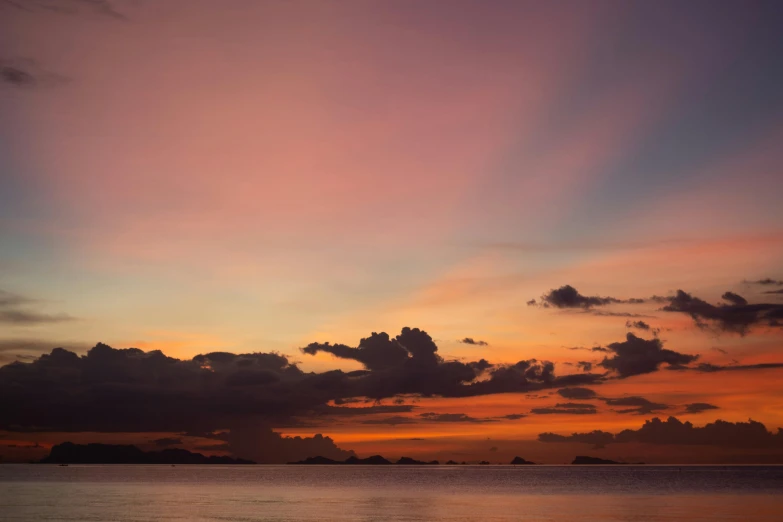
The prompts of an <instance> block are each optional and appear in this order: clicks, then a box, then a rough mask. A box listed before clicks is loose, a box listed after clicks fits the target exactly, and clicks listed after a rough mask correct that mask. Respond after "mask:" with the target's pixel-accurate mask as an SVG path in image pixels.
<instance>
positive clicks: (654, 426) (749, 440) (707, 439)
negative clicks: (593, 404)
mask: <svg viewBox="0 0 783 522" xmlns="http://www.w3.org/2000/svg"><path fill="white" fill-rule="evenodd" d="M596 433H598V434H601V435H600V436H601V437H602V440H603V444H604V445H607V444H611V443H615V444H621V443H628V442H641V443H645V444H682V445H700V446H723V447H735V448H769V447H778V448H783V429H778V431H777V432H776V433H771V432H769V431H767V428H766V426H764V424H762V423H760V422H756V421H753V420H750V421H748V422H726V421H722V420H717V421H715V422H712V423H709V424H706V425H704V426H702V427H696V426H694V425H693V424H691V423H690V422H682V421H680V420H679V419H677V418H676V417H669V418H668V419H667V420H666V421H662V420H661V419H659V418H657V417H656V418H653V419H651V420H648V421H645V423H644V425H643V426H642V427H641V428H639V429H638V430H623V431H621V432H619V433H616V434H612V433H609V432H604V431H593V432H591V433H573V434H571V435H557V434H554V433H542V434H540V435H539V436H538V440H539V441H541V442H586V443H588V444H592V443H593V440H594V439H597V438H598V436H595V435H593V434H596ZM610 436H611V437H610Z"/></svg>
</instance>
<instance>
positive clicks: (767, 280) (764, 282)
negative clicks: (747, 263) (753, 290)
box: [743, 277, 783, 286]
mask: <svg viewBox="0 0 783 522" xmlns="http://www.w3.org/2000/svg"><path fill="white" fill-rule="evenodd" d="M743 282H744V283H745V284H751V285H763V286H783V280H780V279H770V278H769V277H767V278H764V279H758V280H756V281H743Z"/></svg>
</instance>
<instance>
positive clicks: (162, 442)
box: [150, 437, 182, 448]
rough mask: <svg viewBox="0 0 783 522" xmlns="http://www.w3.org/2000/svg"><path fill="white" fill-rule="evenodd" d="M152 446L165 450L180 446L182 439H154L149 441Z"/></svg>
mask: <svg viewBox="0 0 783 522" xmlns="http://www.w3.org/2000/svg"><path fill="white" fill-rule="evenodd" d="M150 442H152V443H153V444H155V445H156V446H158V447H161V448H167V447H169V446H180V445H182V439H180V438H175V437H163V438H161V439H155V440H151V441H150Z"/></svg>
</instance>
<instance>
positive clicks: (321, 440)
mask: <svg viewBox="0 0 783 522" xmlns="http://www.w3.org/2000/svg"><path fill="white" fill-rule="evenodd" d="M223 438H224V439H225V441H226V443H227V446H226V451H229V452H231V453H232V454H234V455H236V456H237V457H240V458H244V459H248V460H252V461H254V462H257V463H259V464H275V463H280V462H295V461H299V460H304V459H306V458H309V457H318V456H321V457H327V458H330V459H333V460H345V459H347V458H348V457H352V456H356V453H354V452H353V451H351V450H344V449H342V448H340V447H338V446H337V445H336V444H335V442H334V440H332V438H331V437H326V436H324V435H321V434H320V433H316V434H315V435H313V436H312V437H300V436H296V437H284V436H282V435H280V434H279V433H277V432H275V431H272V430H271V429H269V428H268V427H267V426H265V425H264V424H252V423H250V424H249V425H247V424H246V425H243V426H242V427H239V428H234V429H232V430H231V431H229V432H228V433H226V434H225V435H224V437H223Z"/></svg>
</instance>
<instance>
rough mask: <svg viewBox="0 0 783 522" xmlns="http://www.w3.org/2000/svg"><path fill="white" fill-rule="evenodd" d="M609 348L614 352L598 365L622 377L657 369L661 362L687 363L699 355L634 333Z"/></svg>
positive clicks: (669, 363) (671, 363)
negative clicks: (681, 351)
mask: <svg viewBox="0 0 783 522" xmlns="http://www.w3.org/2000/svg"><path fill="white" fill-rule="evenodd" d="M607 348H608V349H609V350H610V351H611V352H612V353H614V355H613V356H611V357H605V358H604V360H603V361H601V362H600V363H598V366H601V367H603V368H606V369H607V370H612V371H615V372H617V374H618V375H619V376H620V377H630V376H632V375H640V374H643V373H651V372H654V371H657V370H658V368H659V367H660V365H661V364H664V363H665V364H668V365H687V364H690V363H691V362H693V361H695V360H696V359H697V358H698V355H687V354H683V353H678V352H675V351H673V350H667V349H665V348H664V347H663V342H662V341H661V340H660V339H657V338H656V339H649V340H648V339H642V338H641V337H637V336H635V335H634V334H632V333H628V334H627V335H626V340H625V341H623V342H616V343H612V344H610V345H608V346H607Z"/></svg>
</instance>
